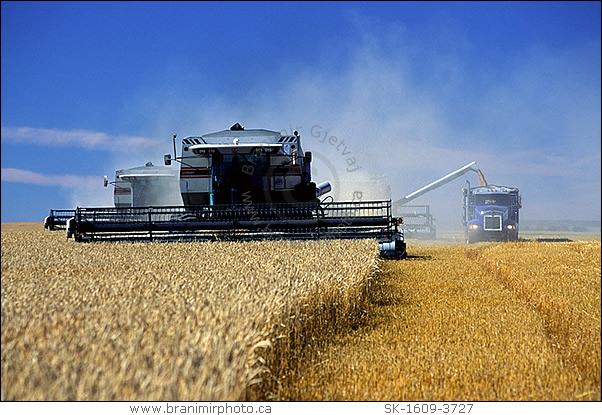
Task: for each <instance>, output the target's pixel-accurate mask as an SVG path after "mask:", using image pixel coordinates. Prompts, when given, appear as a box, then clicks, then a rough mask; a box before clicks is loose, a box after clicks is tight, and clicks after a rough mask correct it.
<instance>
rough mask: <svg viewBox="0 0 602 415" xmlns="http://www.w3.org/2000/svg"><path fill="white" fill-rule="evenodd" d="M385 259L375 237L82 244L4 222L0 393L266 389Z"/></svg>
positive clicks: (64, 395)
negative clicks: (292, 354) (10, 226)
mask: <svg viewBox="0 0 602 415" xmlns="http://www.w3.org/2000/svg"><path fill="white" fill-rule="evenodd" d="M40 229H41V225H40ZM377 262H378V245H377V244H376V242H375V241H346V242H344V241H321V242H316V241H312V242H280V241H272V242H249V243H235V242H219V243H171V244H160V243H136V244H126V243H117V244H111V243H94V244H78V243H75V242H73V241H66V240H65V237H64V234H63V233H59V232H55V233H50V232H44V231H38V230H33V231H31V230H27V229H23V228H21V229H18V231H11V230H10V229H8V227H5V226H4V224H3V229H2V392H1V398H2V400H42V401H46V400H127V401H130V400H202V401H211V400H213V401H215V400H239V399H252V398H264V397H266V396H267V393H268V392H271V391H273V388H274V386H273V384H272V383H270V380H271V379H273V377H274V376H275V375H274V373H272V371H278V365H280V366H281V367H282V365H285V361H286V359H288V358H289V356H290V352H289V351H288V350H289V349H290V348H298V347H301V346H302V344H303V343H304V342H307V341H308V340H309V338H311V337H313V336H315V335H316V333H315V332H314V331H312V330H313V328H314V327H315V328H320V327H322V328H323V327H327V326H329V325H330V321H337V320H339V321H340V320H344V319H345V318H346V316H348V315H350V313H353V312H354V309H355V308H357V304H358V299H359V298H361V296H362V295H363V292H364V288H365V285H366V283H367V281H368V279H369V278H370V276H371V275H372V274H373V272H374V270H375V267H376V266H377ZM314 311H320V312H314ZM276 392H277V390H276Z"/></svg>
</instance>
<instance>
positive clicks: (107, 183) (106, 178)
mask: <svg viewBox="0 0 602 415" xmlns="http://www.w3.org/2000/svg"><path fill="white" fill-rule="evenodd" d="M108 185H109V178H108V177H107V176H105V177H104V187H107V186H108Z"/></svg>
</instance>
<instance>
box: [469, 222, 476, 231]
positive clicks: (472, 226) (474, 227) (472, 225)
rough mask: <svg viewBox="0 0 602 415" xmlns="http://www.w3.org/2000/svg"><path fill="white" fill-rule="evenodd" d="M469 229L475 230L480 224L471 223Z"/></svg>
mask: <svg viewBox="0 0 602 415" xmlns="http://www.w3.org/2000/svg"><path fill="white" fill-rule="evenodd" d="M468 229H471V230H474V229H479V225H478V224H476V223H473V224H471V225H470V226H469V227H468Z"/></svg>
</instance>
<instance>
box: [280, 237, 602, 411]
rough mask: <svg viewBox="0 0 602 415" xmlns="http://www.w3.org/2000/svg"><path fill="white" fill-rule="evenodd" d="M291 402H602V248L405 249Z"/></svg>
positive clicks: (586, 244)
mask: <svg viewBox="0 0 602 415" xmlns="http://www.w3.org/2000/svg"><path fill="white" fill-rule="evenodd" d="M408 254H409V257H408V259H407V260H406V261H391V262H386V263H384V264H383V266H382V269H381V272H380V275H379V277H378V278H376V279H375V280H374V281H373V284H372V289H371V291H370V295H371V300H370V301H369V303H370V305H369V306H368V307H367V309H366V311H365V313H364V317H363V320H362V323H361V325H360V328H359V329H358V330H354V331H350V332H347V333H343V334H340V335H337V336H335V337H332V338H329V339H324V342H323V343H322V344H320V346H319V347H314V348H311V347H310V348H309V349H308V350H307V351H306V353H305V355H304V362H305V364H304V365H302V366H300V367H299V368H298V369H297V370H296V372H295V374H294V376H291V379H293V381H291V382H290V384H288V385H287V387H286V388H285V394H284V396H285V399H290V400H317V401H323V400H335V401H340V400H344V401H348V400H352V401H353V400H362V401H410V402H411V401H581V400H587V401H592V400H593V401H599V400H600V348H601V346H600V325H601V322H600V307H601V304H600V241H599V240H598V241H581V242H571V243H536V242H533V243H527V242H521V243H497V244H496V243H481V244H476V245H474V246H473V245H470V246H466V245H449V246H446V245H437V246H433V245H420V244H413V245H412V246H411V247H408Z"/></svg>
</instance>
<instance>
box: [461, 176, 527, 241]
mask: <svg viewBox="0 0 602 415" xmlns="http://www.w3.org/2000/svg"><path fill="white" fill-rule="evenodd" d="M466 184H467V187H466V188H464V189H462V200H463V209H464V214H463V218H462V223H463V224H464V234H465V240H466V243H473V242H479V241H517V240H518V223H519V220H518V211H519V209H520V208H521V207H522V205H521V203H522V201H521V196H520V195H519V191H518V189H517V188H515V187H507V186H498V185H486V186H477V187H470V182H468V181H466Z"/></svg>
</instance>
